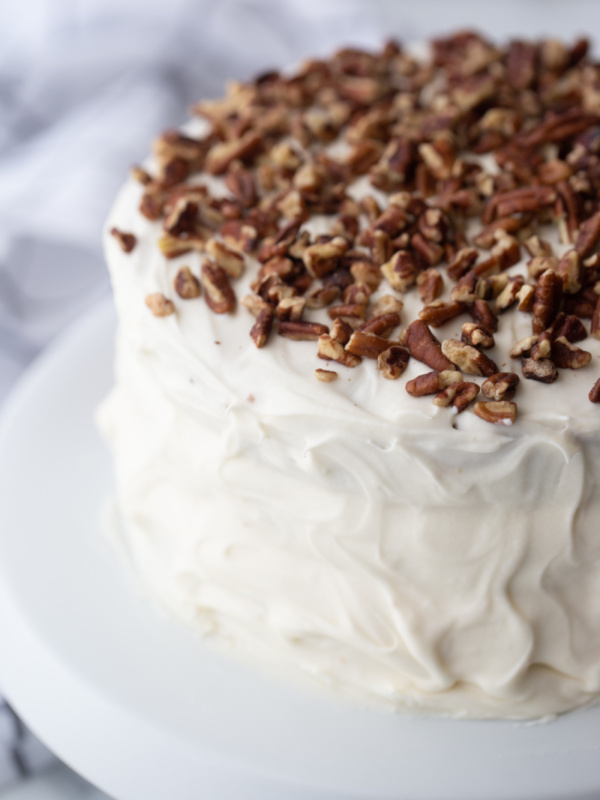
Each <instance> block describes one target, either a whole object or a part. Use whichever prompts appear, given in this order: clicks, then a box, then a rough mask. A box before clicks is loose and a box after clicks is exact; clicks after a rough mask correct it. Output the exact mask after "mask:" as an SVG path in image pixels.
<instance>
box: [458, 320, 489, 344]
mask: <svg viewBox="0 0 600 800" xmlns="http://www.w3.org/2000/svg"><path fill="white" fill-rule="evenodd" d="M460 338H461V341H463V342H464V343H465V344H470V345H472V346H473V347H480V348H481V349H482V350H487V349H489V348H490V347H493V346H494V344H495V342H494V336H493V334H492V333H490V331H489V330H488V329H487V328H484V327H482V326H481V325H479V324H478V323H477V322H465V323H464V324H463V326H462V331H461V336H460Z"/></svg>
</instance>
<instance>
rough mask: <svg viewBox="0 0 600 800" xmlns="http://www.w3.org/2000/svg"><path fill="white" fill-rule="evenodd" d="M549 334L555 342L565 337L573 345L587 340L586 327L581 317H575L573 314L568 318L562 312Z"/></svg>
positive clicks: (549, 329) (550, 328)
mask: <svg viewBox="0 0 600 800" xmlns="http://www.w3.org/2000/svg"><path fill="white" fill-rule="evenodd" d="M548 334H549V336H550V338H551V339H553V340H554V339H558V337H559V336H564V337H565V338H566V339H567V340H568V341H569V342H571V343H573V342H581V341H583V340H584V339H586V338H587V331H586V329H585V325H584V324H583V322H582V321H581V320H580V319H579V317H575V316H573V315H572V314H571V315H570V316H567V315H566V314H563V313H562V312H561V313H560V314H559V315H558V317H557V318H556V319H555V320H554V322H553V323H552V325H551V326H550V327H549V328H548Z"/></svg>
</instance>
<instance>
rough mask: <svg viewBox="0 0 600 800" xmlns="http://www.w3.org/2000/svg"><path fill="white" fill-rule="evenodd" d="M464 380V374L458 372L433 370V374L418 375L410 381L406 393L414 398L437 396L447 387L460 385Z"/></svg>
mask: <svg viewBox="0 0 600 800" xmlns="http://www.w3.org/2000/svg"><path fill="white" fill-rule="evenodd" d="M462 379H463V376H462V373H460V372H458V370H453V369H446V370H442V371H441V372H438V371H437V370H433V372H426V373H425V374H424V375H418V376H417V377H416V378H413V379H412V380H410V381H408V382H407V384H406V391H407V392H408V393H409V394H410V395H412V397H423V396H424V395H427V394H436V393H437V392H439V391H441V390H442V389H445V388H446V387H447V386H452V385H453V384H456V383H460V381H462Z"/></svg>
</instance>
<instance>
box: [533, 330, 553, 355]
mask: <svg viewBox="0 0 600 800" xmlns="http://www.w3.org/2000/svg"><path fill="white" fill-rule="evenodd" d="M551 355H552V340H551V339H550V334H549V333H548V331H543V332H542V333H540V338H539V339H538V340H537V342H536V343H535V344H534V346H533V347H532V348H531V357H532V358H533V360H534V361H541V360H542V359H546V358H550V356H551Z"/></svg>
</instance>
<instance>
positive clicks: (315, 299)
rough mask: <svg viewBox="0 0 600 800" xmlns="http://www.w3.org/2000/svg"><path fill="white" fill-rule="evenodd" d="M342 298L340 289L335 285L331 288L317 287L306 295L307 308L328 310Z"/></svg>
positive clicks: (330, 286)
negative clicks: (330, 305) (327, 308)
mask: <svg viewBox="0 0 600 800" xmlns="http://www.w3.org/2000/svg"><path fill="white" fill-rule="evenodd" d="M339 296H340V287H339V286H336V285H335V284H331V285H329V286H315V288H314V289H311V290H310V291H309V292H307V294H306V307H307V308H326V307H327V306H328V305H329V304H330V303H333V301H334V300H337V299H338V297H339Z"/></svg>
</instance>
